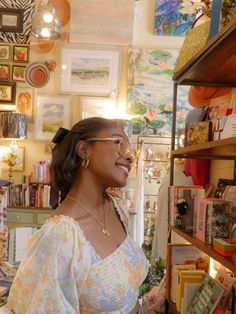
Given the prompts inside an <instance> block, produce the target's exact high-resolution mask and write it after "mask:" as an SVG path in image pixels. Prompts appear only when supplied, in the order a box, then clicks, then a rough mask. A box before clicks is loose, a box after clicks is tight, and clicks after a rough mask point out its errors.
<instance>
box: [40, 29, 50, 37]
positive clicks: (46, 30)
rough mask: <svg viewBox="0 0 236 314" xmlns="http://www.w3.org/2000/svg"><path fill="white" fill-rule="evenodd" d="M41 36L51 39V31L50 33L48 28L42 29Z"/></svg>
mask: <svg viewBox="0 0 236 314" xmlns="http://www.w3.org/2000/svg"><path fill="white" fill-rule="evenodd" d="M41 36H42V37H46V38H48V37H50V31H49V29H48V28H46V27H44V28H42V29H41Z"/></svg>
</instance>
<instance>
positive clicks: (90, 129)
mask: <svg viewBox="0 0 236 314" xmlns="http://www.w3.org/2000/svg"><path fill="white" fill-rule="evenodd" d="M115 127H117V123H116V122H115V121H113V120H109V119H105V118H99V117H94V118H88V119H83V120H81V121H79V122H78V123H76V124H75V125H74V126H73V127H72V129H71V130H70V131H68V130H65V129H62V131H63V132H64V134H63V135H62V136H61V134H60V135H59V140H58V133H60V130H59V131H58V133H57V134H56V136H55V138H57V140H56V143H57V144H56V145H55V146H54V148H53V151H52V162H51V166H50V176H51V185H52V187H53V188H54V189H55V190H56V191H57V192H59V191H60V193H61V198H62V199H64V198H65V196H66V194H67V193H68V192H69V190H70V187H71V184H72V183H73V182H74V179H75V176H76V174H77V171H78V168H80V167H81V163H82V160H81V158H80V157H79V156H78V153H77V152H76V144H77V143H78V141H81V140H85V141H86V140H87V139H89V138H91V137H95V136H96V135H97V134H98V133H99V132H100V131H102V130H104V129H112V128H115Z"/></svg>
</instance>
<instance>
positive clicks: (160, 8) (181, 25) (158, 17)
mask: <svg viewBox="0 0 236 314" xmlns="http://www.w3.org/2000/svg"><path fill="white" fill-rule="evenodd" d="M186 6H188V7H191V6H192V2H191V1H189V0H173V1H166V0H156V5H155V20H154V34H155V35H161V36H184V34H185V32H186V31H187V30H188V29H189V28H191V26H192V24H193V22H194V21H195V19H196V15H195V14H193V13H183V12H181V9H182V8H183V7H186ZM190 11H191V10H190ZM184 12H185V11H184ZM186 12H188V11H187V10H186Z"/></svg>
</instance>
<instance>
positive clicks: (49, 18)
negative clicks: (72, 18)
mask: <svg viewBox="0 0 236 314" xmlns="http://www.w3.org/2000/svg"><path fill="white" fill-rule="evenodd" d="M52 19H53V15H52V13H50V12H47V13H44V14H43V20H44V22H45V23H52Z"/></svg>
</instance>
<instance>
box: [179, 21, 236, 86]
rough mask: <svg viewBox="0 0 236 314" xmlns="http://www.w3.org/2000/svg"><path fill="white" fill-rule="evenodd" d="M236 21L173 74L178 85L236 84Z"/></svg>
mask: <svg viewBox="0 0 236 314" xmlns="http://www.w3.org/2000/svg"><path fill="white" fill-rule="evenodd" d="M235 42H236V22H235V20H234V21H232V22H231V23H229V24H228V25H227V27H225V28H224V29H223V30H222V31H221V32H219V33H218V34H217V35H216V36H214V37H213V38H212V39H211V40H209V41H208V43H207V44H206V45H205V47H204V48H203V49H201V50H200V51H199V53H197V54H196V55H195V56H194V57H193V58H192V59H191V60H190V61H189V62H188V63H186V64H185V66H183V68H182V69H181V70H179V71H178V72H176V73H175V74H174V76H173V81H175V82H176V83H177V84H178V85H204V86H206V85H210V86H217V85H218V86H236V45H235Z"/></svg>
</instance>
